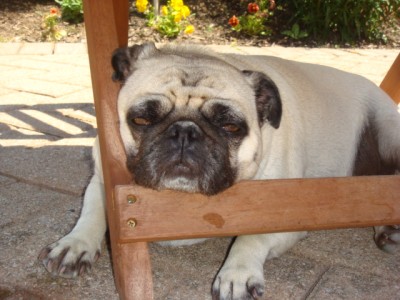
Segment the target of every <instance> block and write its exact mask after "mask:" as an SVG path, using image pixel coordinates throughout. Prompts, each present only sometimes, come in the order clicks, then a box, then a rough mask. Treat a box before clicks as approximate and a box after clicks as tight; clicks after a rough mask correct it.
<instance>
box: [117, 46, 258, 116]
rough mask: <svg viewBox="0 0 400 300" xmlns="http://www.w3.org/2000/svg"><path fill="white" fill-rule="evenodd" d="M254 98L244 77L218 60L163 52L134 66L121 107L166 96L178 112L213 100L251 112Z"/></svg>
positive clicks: (127, 81)
mask: <svg viewBox="0 0 400 300" xmlns="http://www.w3.org/2000/svg"><path fill="white" fill-rule="evenodd" d="M253 94H254V91H253V90H252V89H251V87H250V85H249V84H248V83H247V82H246V81H245V80H244V76H243V74H242V73H241V72H240V71H239V70H237V69H236V68H234V67H232V66H231V65H229V64H227V63H225V62H223V61H221V60H218V59H217V58H214V57H207V56H201V55H200V56H196V55H192V56H185V55H180V54H179V53H178V54H174V53H162V52H161V53H158V54H157V55H154V56H150V57H148V58H144V59H138V60H137V61H135V62H134V65H133V67H132V73H131V74H130V75H129V76H128V78H127V79H126V81H125V84H124V86H123V88H122V90H121V93H120V98H119V105H120V106H123V107H124V109H125V110H127V109H128V108H129V107H130V106H133V105H135V104H137V103H138V102H140V101H144V100H145V99H146V98H148V97H149V96H150V97H151V96H157V95H162V96H163V98H165V97H166V98H167V99H168V100H169V101H170V102H171V104H172V105H173V106H174V107H175V108H179V107H189V108H193V109H198V108H199V107H201V106H202V105H203V104H204V103H205V102H207V101H209V100H224V101H226V102H227V103H235V104H234V105H235V106H239V107H237V108H238V109H249V107H246V106H247V103H249V101H248V98H249V97H251V96H252V95H253ZM250 103H251V102H250ZM241 106H243V107H241ZM121 108H122V107H121Z"/></svg>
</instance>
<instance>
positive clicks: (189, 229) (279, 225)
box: [115, 176, 400, 243]
mask: <svg viewBox="0 0 400 300" xmlns="http://www.w3.org/2000/svg"><path fill="white" fill-rule="evenodd" d="M399 197H400V176H365V177H347V178H322V179H306V180H304V179H284V180H265V181H247V182H240V183H238V184H235V185H234V186H233V187H231V188H229V189H228V190H226V191H224V192H222V193H220V194H218V195H215V196H212V197H207V196H204V195H200V194H194V195H193V194H188V193H181V192H175V191H163V192H158V191H154V190H150V189H146V188H143V187H139V186H117V187H116V197H115V210H116V213H118V214H119V216H118V218H117V227H118V231H119V240H120V242H121V243H130V242H137V241H154V240H166V239H187V238H204V237H210V236H214V237H215V236H234V235H243V234H257V233H266V232H284V231H303V230H321V229H334V228H346V227H366V226H373V225H390V224H400V205H399V200H400V199H399Z"/></svg>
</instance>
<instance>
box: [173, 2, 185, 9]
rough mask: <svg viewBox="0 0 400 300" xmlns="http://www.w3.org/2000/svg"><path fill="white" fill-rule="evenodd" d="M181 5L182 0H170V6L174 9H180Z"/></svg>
mask: <svg viewBox="0 0 400 300" xmlns="http://www.w3.org/2000/svg"><path fill="white" fill-rule="evenodd" d="M182 6H183V1H182V0H171V7H172V8H173V9H174V10H180V9H181V8H182Z"/></svg>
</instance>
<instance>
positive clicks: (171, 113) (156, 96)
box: [112, 44, 282, 195]
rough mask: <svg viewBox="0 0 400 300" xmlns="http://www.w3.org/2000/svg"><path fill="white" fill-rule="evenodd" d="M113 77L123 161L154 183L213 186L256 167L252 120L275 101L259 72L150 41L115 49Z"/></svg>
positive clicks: (273, 119)
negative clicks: (116, 84)
mask: <svg viewBox="0 0 400 300" xmlns="http://www.w3.org/2000/svg"><path fill="white" fill-rule="evenodd" d="M112 65H113V68H114V71H115V72H114V75H113V78H114V80H117V81H120V82H121V83H122V88H121V91H120V93H119V98H118V113H119V119H120V131H121V136H122V140H123V142H124V145H125V149H126V153H127V165H128V168H129V170H130V171H131V172H132V173H133V175H134V178H135V181H136V182H137V183H138V184H140V185H143V186H146V187H150V188H154V189H175V190H182V191H187V192H200V193H204V194H208V195H211V194H215V193H218V192H220V191H222V190H224V189H225V188H227V187H229V186H231V185H232V184H233V183H234V182H236V181H238V180H243V179H250V178H252V177H253V176H254V174H255V173H256V171H257V169H258V164H259V162H260V159H261V151H262V142H261V131H260V128H261V127H262V126H264V124H265V125H266V124H268V125H266V126H272V127H275V128H278V127H279V123H280V119H281V113H282V107H281V101H280V97H279V92H278V89H277V87H276V86H275V84H274V83H273V82H272V81H271V80H270V79H269V78H268V77H267V76H266V75H264V74H262V73H259V72H253V71H248V70H245V71H244V70H239V69H237V68H235V67H234V66H232V65H231V64H228V63H226V62H224V60H223V59H220V58H218V57H217V56H215V55H207V54H206V53H205V52H201V51H199V50H193V49H192V50H190V49H179V48H162V49H157V48H156V47H155V45H154V44H144V45H135V46H132V47H130V48H120V49H117V50H116V51H115V52H114V54H113V58H112Z"/></svg>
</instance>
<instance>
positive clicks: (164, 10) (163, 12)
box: [161, 5, 168, 16]
mask: <svg viewBox="0 0 400 300" xmlns="http://www.w3.org/2000/svg"><path fill="white" fill-rule="evenodd" d="M161 14H162V15H163V16H166V15H168V7H167V6H165V5H163V6H162V7H161Z"/></svg>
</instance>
